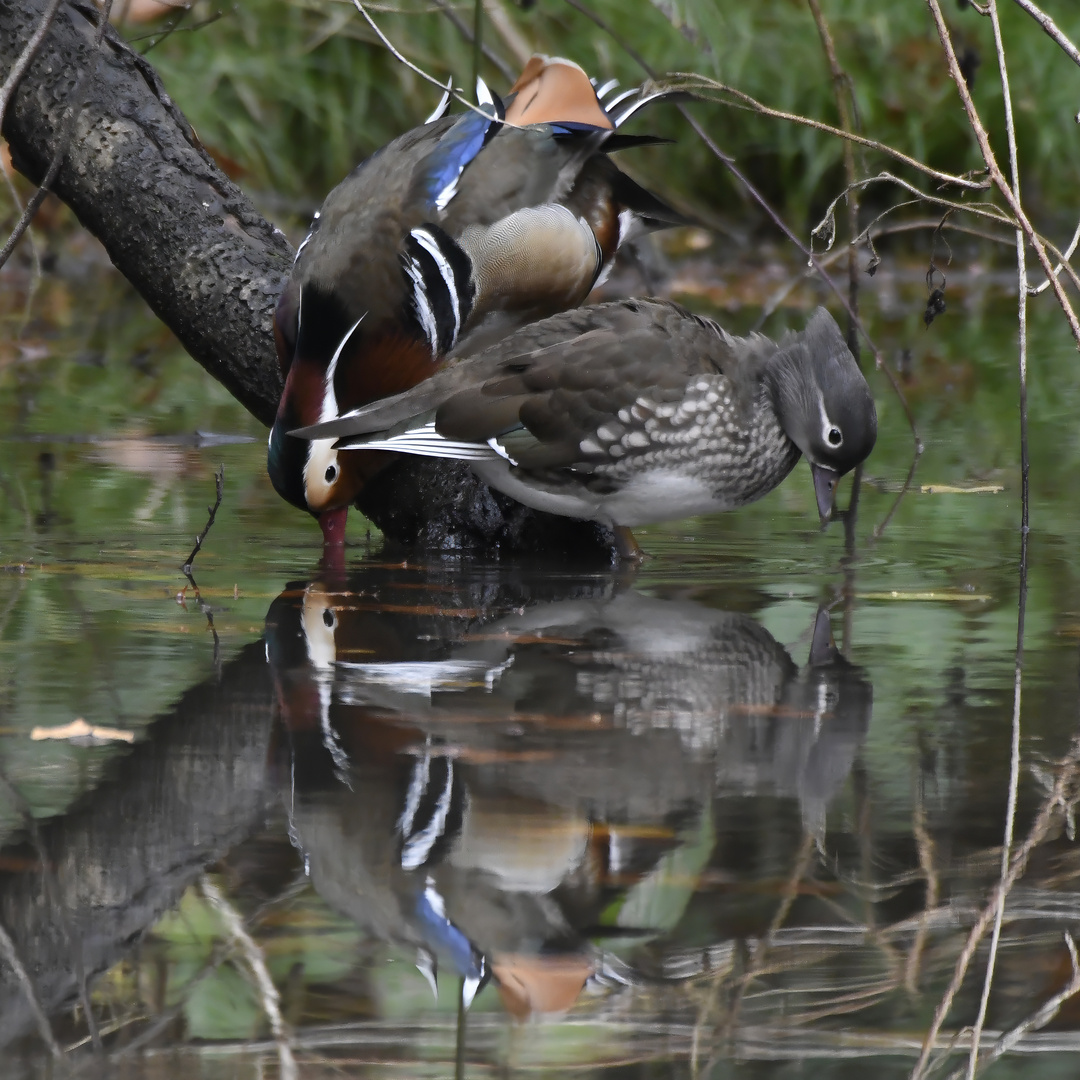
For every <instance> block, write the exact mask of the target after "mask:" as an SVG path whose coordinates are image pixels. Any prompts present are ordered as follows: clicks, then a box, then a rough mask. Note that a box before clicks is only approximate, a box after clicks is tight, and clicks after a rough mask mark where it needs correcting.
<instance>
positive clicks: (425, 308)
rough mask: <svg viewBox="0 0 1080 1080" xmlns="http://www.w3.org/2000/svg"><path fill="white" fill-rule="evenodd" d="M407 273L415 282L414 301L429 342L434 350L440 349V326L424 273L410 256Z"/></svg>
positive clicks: (406, 267) (406, 264)
mask: <svg viewBox="0 0 1080 1080" xmlns="http://www.w3.org/2000/svg"><path fill="white" fill-rule="evenodd" d="M405 273H406V274H408V275H409V279H410V280H411V281H412V283H413V303H414V304H415V305H416V314H417V316H418V317H419V319H420V326H421V327H422V328H423V331H424V333H425V334H426V335H427V339H428V344H429V345H430V346H431V351H432V352H438V351H439V328H438V327H437V326H436V325H435V312H434V311H433V310H432V308H431V301H430V300H428V294H427V286H426V285H425V284H424V275H423V272H422V271H421V269H420V264H419V263H418V262H417V261H416V260H415V259H412V258H410V259H409V261H408V262H407V263H405Z"/></svg>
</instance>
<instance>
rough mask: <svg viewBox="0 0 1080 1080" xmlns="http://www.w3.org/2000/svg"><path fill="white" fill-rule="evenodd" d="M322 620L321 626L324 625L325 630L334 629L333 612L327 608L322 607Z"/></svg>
mask: <svg viewBox="0 0 1080 1080" xmlns="http://www.w3.org/2000/svg"><path fill="white" fill-rule="evenodd" d="M322 621H323V626H325V627H326V628H327V630H333V629H334V623H335V621H336V620H335V619H334V613H333V612H332V611H331V610H330V609H329V608H326V609H324V611H323V613H322Z"/></svg>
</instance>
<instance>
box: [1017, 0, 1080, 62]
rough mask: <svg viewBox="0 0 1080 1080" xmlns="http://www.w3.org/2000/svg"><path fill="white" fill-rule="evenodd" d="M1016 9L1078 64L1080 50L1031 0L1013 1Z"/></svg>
mask: <svg viewBox="0 0 1080 1080" xmlns="http://www.w3.org/2000/svg"><path fill="white" fill-rule="evenodd" d="M1013 3H1014V4H1016V6H1017V7H1021V8H1023V9H1024V10H1025V11H1026V12H1027V13H1028V14H1029V15H1030V16H1031V17H1032V18H1033V19H1034V20H1035V21H1036V22H1037V23H1038V24H1039V25H1040V26H1041V27H1042V28H1043V29H1044V30H1045V31H1046V33H1047V34H1049V36H1050V37H1052V38H1053V39H1054V41H1056V42H1057V43H1058V45H1060V46H1061V48H1062V50H1063V51H1064V52H1065V55H1066V56H1068V57H1069V59H1070V60H1072V61H1073V63H1075V64H1080V49H1078V48H1077V47H1076V46H1075V45H1074V44H1073V43H1072V42H1071V41H1070V40H1069V39H1068V38H1067V37H1066V36H1065V34H1064V33H1063V32H1062V31H1061V30H1060V29H1059V28H1058V25H1057V23H1055V22H1054V20H1053V19H1051V18H1050V16H1049V15H1047V14H1046V12H1045V11H1043V10H1042V9H1041V8H1039V7H1037V6H1036V5H1035V4H1033V3H1032V2H1031V0H1013Z"/></svg>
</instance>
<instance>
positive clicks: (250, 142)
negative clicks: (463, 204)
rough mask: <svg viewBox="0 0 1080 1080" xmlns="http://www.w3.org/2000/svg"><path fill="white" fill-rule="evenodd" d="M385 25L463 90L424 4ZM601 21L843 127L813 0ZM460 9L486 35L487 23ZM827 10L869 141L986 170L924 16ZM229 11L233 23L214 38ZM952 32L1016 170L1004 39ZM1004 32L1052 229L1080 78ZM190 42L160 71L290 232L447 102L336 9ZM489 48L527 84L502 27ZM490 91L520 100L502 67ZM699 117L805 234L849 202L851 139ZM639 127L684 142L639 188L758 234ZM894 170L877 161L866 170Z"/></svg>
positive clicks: (590, 29) (858, 2)
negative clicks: (970, 60)
mask: <svg viewBox="0 0 1080 1080" xmlns="http://www.w3.org/2000/svg"><path fill="white" fill-rule="evenodd" d="M380 6H382V7H392V8H393V11H392V12H385V11H376V12H374V15H375V18H376V19H377V21H378V22H379V24H380V25H381V26H382V27H383V29H384V30H385V31H386V33H387V34H388V35H389V36H390V38H391V39H392V40H393V41H394V42H395V43H396V44H397V45H398V47H399V48H400V49H401V50H402V51H403V52H404V53H405V54H406V55H407V56H408V57H409V58H410V59H411V60H412V61H414V62H415V63H417V64H418V65H420V66H421V67H422V68H424V69H425V70H427V71H429V72H430V73H431V74H432V75H434V76H436V77H437V78H441V79H445V78H446V77H447V75H450V74H452V75H453V76H454V79H455V83H456V84H457V85H459V86H465V85H468V83H469V82H470V80H471V71H472V50H471V46H470V45H469V44H468V43H467V42H465V41H464V40H463V38H462V37H461V35H460V34H459V33H458V31H457V30H456V29H455V28H454V27H453V26H452V25H451V24H450V22H448V21H447V19H446V18H445V16H444V15H443V14H441V13H440V12H438V11H437V10H435V9H433V8H432V7H431V6H430V5H428V4H426V3H421V2H419V0H400V2H399V3H395V4H391V5H387V4H382V5H380ZM592 6H593V8H594V9H595V11H596V12H597V14H599V15H600V16H601V17H602V18H604V19H606V20H607V21H608V22H609V23H610V24H611V25H612V26H613V27H615V28H616V30H617V31H618V33H619V34H620V35H622V36H624V37H625V39H626V41H627V42H628V43H629V44H630V45H631V46H632V47H633V48H634V49H636V50H638V51H639V52H640V53H641V54H642V55H643V57H644V58H645V59H646V61H647V62H648V63H649V64H650V65H652V66H653V67H654V68H656V69H657V70H658V71H660V72H672V71H691V72H697V73H700V74H704V75H708V76H710V77H712V78H715V79H719V80H721V81H723V82H725V83H727V84H729V85H732V86H735V87H737V88H739V89H740V90H743V91H745V92H747V93H749V94H751V95H753V96H754V97H757V98H758V99H759V100H761V101H763V102H765V103H767V104H768V105H770V106H773V107H775V108H779V109H784V110H789V111H796V112H801V113H803V114H806V115H809V116H812V117H816V118H819V119H822V120H825V121H827V122H831V123H835V122H836V119H837V115H836V107H835V102H834V98H833V92H832V87H831V84H830V80H829V76H828V68H827V64H826V61H825V57H824V54H823V51H822V48H821V44H820V41H819V38H818V33H817V30H816V27H815V25H814V22H813V19H812V17H811V14H810V11H809V8H808V7H807V5H806V4H805V3H804V2H802V0H756V2H755V3H749V4H748V3H732V2H731V0H664V2H661V0H655V3H647V2H645V0H594V2H593V5H592ZM1045 7H1046V9H1047V10H1048V12H1049V13H1050V14H1051V15H1052V16H1053V17H1054V18H1055V19H1056V20H1057V21H1058V23H1059V25H1060V26H1061V28H1062V29H1063V30H1064V31H1065V32H1066V33H1068V34H1070V35H1071V36H1072V38H1073V39H1074V40H1076V39H1080V7H1078V6H1077V5H1076V4H1075V3H1072V2H1071V0H1048V2H1047V3H1046V4H1045ZM456 8H457V11H458V13H459V15H460V16H461V17H462V19H463V20H464V21H466V22H469V23H471V19H472V5H471V4H467V3H466V4H461V3H458V4H457V5H456ZM504 8H505V11H506V14H507V16H508V18H509V19H511V20H512V22H513V23H514V24H515V26H516V27H517V29H518V31H519V32H520V34H521V35H522V37H523V38H524V39H525V40H526V41H527V42H528V43H529V45H530V46H531V47H534V48H535V49H537V50H538V51H542V52H548V53H553V54H559V55H566V56H570V57H572V58H573V59H575V60H577V61H578V62H580V63H581V64H582V65H584V66H585V67H586V68H587V69H588V70H589V71H590V72H591V73H594V74H596V75H597V76H599V77H602V78H608V77H611V76H616V77H618V78H620V79H621V80H622V81H623V83H624V84H626V85H632V84H634V83H636V82H638V81H640V79H641V77H642V76H641V71H640V69H639V68H638V67H637V65H636V64H635V63H634V61H633V60H632V59H631V58H630V56H629V55H627V53H626V52H625V51H624V50H623V49H622V48H621V47H620V45H619V44H617V43H616V42H615V41H613V40H612V38H611V37H609V36H608V35H606V34H604V33H603V32H602V31H600V30H599V29H598V28H597V27H596V26H595V25H594V24H593V23H591V22H590V21H589V20H588V19H587V18H585V17H584V16H583V15H581V14H580V13H578V12H577V11H575V10H573V9H572V8H571V7H570V6H569V5H567V4H566V3H562V2H559V0H540V2H539V3H538V4H537V5H536V6H535V7H534V8H533V9H531V10H530V11H528V12H523V11H521V10H519V9H518V8H517V7H515V6H513V5H512V4H510V3H508V2H506V3H504ZM823 8H824V12H825V15H826V18H827V19H828V20H829V21H830V25H831V29H832V33H833V36H834V38H835V41H836V46H837V51H838V53H839V58H840V62H841V64H842V65H843V66H844V67H845V69H846V70H847V71H848V73H849V74H850V76H851V78H852V82H853V85H854V88H855V97H856V101H857V104H858V112H859V116H860V118H861V124H862V128H863V130H864V131H865V133H866V134H868V135H870V136H872V137H873V138H876V139H879V140H881V141H884V142H887V143H890V144H892V145H895V146H897V147H899V148H901V149H903V150H905V151H906V152H908V153H910V154H912V155H914V156H916V157H918V158H921V159H923V160H925V161H926V162H928V163H929V164H932V165H934V166H935V167H938V168H941V169H946V170H950V171H957V172H961V171H966V170H968V169H973V168H978V167H980V166H981V159H980V157H979V154H978V149H977V147H976V145H975V141H974V138H973V136H972V134H971V132H970V129H969V128H968V125H967V121H966V119H965V117H964V114H963V111H962V109H961V108H960V104H959V101H958V98H957V95H956V90H955V88H954V86H953V85H952V82H951V80H950V79H949V77H948V73H947V71H946V68H945V64H944V59H943V56H942V53H941V48H940V45H939V43H938V41H937V37H936V34H935V32H934V29H933V25H932V23H931V21H930V17H929V14H928V12H927V10H926V7H925V5H923V4H920V3H908V4H903V5H892V6H886V5H882V4H880V3H879V2H878V0H826V2H825V3H824V4H823ZM219 10H220V11H221V17H220V18H217V19H216V20H214V21H212V22H209V23H208V24H206V25H202V26H200V25H199V24H200V23H204V22H206V20H208V19H209V18H210V17H211V16H213V15H214V14H216V13H217V12H218V11H219ZM664 12H667V13H669V14H670V15H671V16H672V18H671V20H669V19H668V18H667V17H665V14H664ZM946 14H947V17H948V18H949V19H950V22H951V25H952V28H953V32H954V37H955V40H956V45H957V49H958V51H961V52H964V51H968V52H970V54H971V55H972V56H974V57H977V58H978V59H979V66H978V68H977V72H976V77H975V82H974V96H975V100H976V103H977V104H978V106H979V108H980V111H981V113H982V115H983V117H984V118H985V120H986V123H987V124H988V126H989V128H990V132H991V137H992V139H993V140H994V143H995V146H997V147H998V148H999V155H1000V157H1001V159H1002V161H1003V162H1004V160H1005V158H1006V155H1005V153H1004V146H1005V142H1004V131H1003V107H1002V95H1001V89H1000V83H999V80H998V73H997V63H996V58H995V55H994V51H993V37H992V29H991V25H990V22H989V20H988V19H985V18H983V17H981V16H979V15H978V14H977V13H976V12H975V11H974V9H972V8H970V7H965V8H963V9H959V8H958V7H957V6H956V5H955V4H948V5H947V12H946ZM1001 20H1002V25H1003V32H1004V35H1005V39H1006V45H1007V50H1008V58H1009V63H1010V77H1011V83H1012V88H1013V95H1014V100H1015V107H1016V113H1017V123H1018V136H1019V141H1020V155H1021V161H1022V167H1023V173H1024V181H1025V188H1026V192H1027V195H1028V198H1029V199H1030V200H1031V201H1032V204H1033V209H1034V211H1035V213H1036V215H1037V216H1038V217H1039V218H1041V219H1043V220H1047V219H1049V220H1052V221H1054V223H1057V217H1058V214H1057V213H1056V211H1057V208H1059V207H1066V206H1071V202H1072V201H1073V200H1072V193H1073V187H1074V179H1075V176H1076V175H1077V170H1078V168H1080V139H1078V137H1077V128H1076V124H1075V122H1074V120H1073V117H1074V115H1075V112H1076V109H1077V104H1078V102H1080V71H1077V69H1076V67H1075V66H1074V65H1073V64H1072V63H1071V62H1070V61H1069V60H1068V58H1067V57H1066V56H1065V55H1064V54H1063V53H1062V52H1061V51H1060V50H1059V49H1058V48H1057V47H1056V46H1055V45H1054V43H1053V42H1051V41H1050V39H1049V38H1048V37H1046V36H1045V35H1044V34H1043V33H1042V31H1041V30H1040V29H1039V28H1038V27H1037V26H1036V25H1035V24H1034V22H1032V20H1030V19H1029V18H1028V17H1027V16H1026V15H1025V14H1024V13H1023V12H1022V11H1020V10H1019V9H1018V8H1016V7H1015V6H1014V5H1012V4H1008V3H1003V4H1002V5H1001ZM180 26H181V29H179V30H178V31H177V32H175V33H173V34H171V35H170V36H168V37H167V38H166V39H165V40H163V41H161V42H160V43H159V44H157V45H156V46H155V47H154V48H153V49H152V51H151V52H150V58H151V59H152V60H153V62H154V64H155V65H156V66H157V67H158V69H159V71H160V72H161V74H162V76H163V78H164V80H165V85H166V86H167V87H168V89H169V91H170V93H171V94H173V96H174V97H175V98H176V100H177V102H178V103H179V105H180V106H181V108H182V109H183V110H184V111H185V113H186V114H187V115H188V116H189V118H190V119H191V120H192V122H193V123H194V125H195V127H196V129H197V130H198V132H199V134H200V137H201V138H202V139H203V141H204V143H206V145H207V146H208V147H210V148H211V150H212V151H213V152H214V153H216V154H217V155H218V156H219V158H220V159H221V160H222V161H223V162H224V163H225V164H226V165H227V166H228V167H229V168H230V169H231V170H232V171H233V172H234V173H235V174H236V175H237V177H238V179H239V180H240V182H241V183H242V184H243V185H244V186H245V187H247V188H248V189H249V190H252V191H253V192H255V193H256V194H260V193H261V195H262V197H263V202H264V205H265V206H266V207H267V208H268V209H269V210H270V211H271V212H274V211H277V213H278V215H279V216H280V215H281V214H283V213H285V212H286V211H287V210H292V211H293V212H295V213H296V214H298V215H299V216H300V217H305V216H306V215H307V213H308V212H309V211H310V210H311V209H312V208H314V207H315V206H316V205H317V204H318V203H319V202H320V201H321V199H322V197H323V195H324V194H325V193H326V192H327V191H328V190H329V188H330V187H332V186H333V185H334V184H335V183H337V182H338V181H339V180H340V179H341V178H342V176H344V175H345V174H346V173H347V172H348V171H349V170H350V169H351V168H352V166H353V165H354V164H356V162H358V161H360V160H361V159H362V158H364V157H365V156H366V155H368V154H369V153H371V151H372V150H374V149H376V148H377V147H378V146H381V145H382V144H383V143H385V142H387V141H388V140H389V139H391V138H393V137H394V136H395V135H397V134H398V133H400V132H401V131H402V130H404V129H406V128H408V127H410V126H413V125H415V124H417V123H420V122H421V121H422V120H423V118H424V117H425V116H426V115H427V113H428V112H429V111H430V109H431V108H432V106H433V105H434V103H435V101H436V100H437V97H438V92H437V91H436V90H435V89H434V88H433V87H432V86H430V85H429V84H427V83H425V82H424V81H423V80H421V79H420V78H419V77H418V76H416V75H415V74H414V73H413V72H411V71H409V70H408V69H407V68H405V67H404V66H403V65H401V64H399V63H398V62H397V61H395V60H394V59H393V58H392V57H391V56H390V55H389V54H388V53H387V52H386V50H385V49H384V48H383V47H382V46H381V45H379V44H378V43H377V42H376V41H375V39H374V35H373V34H372V32H371V31H370V30H369V28H368V27H367V26H366V25H365V24H364V23H363V20H362V19H361V17H360V15H359V13H358V12H356V10H355V9H354V8H353V7H352V6H351V5H350V4H346V3H341V2H336V0H246V2H245V3H243V4H235V5H233V6H231V7H230V6H227V5H224V4H223V3H222V2H221V0H198V2H197V3H196V5H195V6H194V8H193V9H192V10H191V11H190V12H189V13H188V14H187V16H185V18H184V20H183V21H182V22H181V24H180ZM138 33H139V34H140V35H143V34H145V33H146V29H145V28H144V27H140V28H139V29H138ZM485 41H486V42H487V43H488V44H489V45H490V46H491V47H492V48H494V49H495V50H496V51H497V52H499V53H500V55H502V56H503V57H504V58H505V59H506V61H507V62H508V63H509V64H510V66H511V67H514V68H516V67H517V66H518V65H517V62H516V61H515V60H514V59H513V56H512V54H511V53H510V51H509V49H508V48H507V46H506V44H505V42H504V41H502V40H501V39H500V38H499V36H498V34H497V33H496V31H495V28H494V27H493V25H492V24H491V22H490V21H489V20H485ZM148 44H149V40H146V41H144V43H143V44H142V45H141V46H140V47H143V48H145V47H146V46H147V45H148ZM483 73H484V75H485V77H486V78H487V79H488V80H489V81H490V83H491V85H492V86H493V87H496V88H502V89H506V86H505V80H504V78H503V77H502V76H501V75H500V74H499V72H498V71H497V70H496V69H495V68H494V67H493V66H491V65H490V64H487V65H485V68H484V71H483ZM693 109H694V111H695V113H696V114H697V115H698V116H699V117H700V118H701V120H702V122H703V123H704V124H705V125H706V127H707V128H708V129H709V131H710V133H711V134H712V135H713V136H714V138H716V139H717V140H718V141H719V143H720V144H721V145H722V146H723V147H724V148H725V149H726V150H727V151H729V152H730V153H733V154H734V155H735V156H736V157H737V158H738V159H739V161H740V163H741V164H742V166H743V167H744V168H745V169H746V170H747V171H748V172H749V174H750V176H751V177H752V178H753V179H754V181H755V182H756V183H758V184H759V185H760V186H761V187H762V189H763V190H764V192H765V193H766V195H768V197H769V198H770V199H771V200H772V201H773V202H775V203H776V204H777V205H778V206H780V207H781V208H782V209H783V210H784V212H785V213H786V214H787V215H788V217H789V219H790V220H791V222H792V224H793V225H795V226H796V227H797V228H800V229H805V227H806V225H807V223H808V222H809V221H810V218H811V217H812V216H813V213H814V212H815V211H819V210H820V208H821V207H822V206H823V205H824V204H825V203H826V202H827V201H828V200H829V199H831V198H832V197H834V196H835V194H836V193H837V192H838V191H839V190H840V188H841V187H842V180H841V169H840V164H841V158H842V148H841V146H840V145H839V143H838V142H837V140H835V139H833V138H830V137H828V136H825V135H821V134H819V133H816V132H813V131H809V130H807V129H805V128H802V127H799V126H796V125H792V124H787V123H783V122H778V121H775V120H769V119H765V118H762V117H759V116H755V115H752V114H750V113H747V112H745V111H742V110H736V109H732V108H730V107H725V106H721V105H717V104H711V103H701V104H697V105H694V106H693ZM637 126H638V128H648V129H650V130H654V131H657V132H658V133H659V134H662V135H667V136H670V137H673V138H675V139H676V140H677V144H676V145H675V146H673V147H659V148H655V149H651V150H642V151H635V152H634V153H633V154H631V155H626V156H625V158H624V160H625V161H626V162H627V163H628V164H629V165H630V166H631V167H632V168H633V169H635V171H636V172H637V173H638V175H639V176H640V177H641V178H642V179H644V180H645V181H646V182H648V183H650V184H651V185H652V186H654V187H655V188H657V189H659V190H661V191H663V192H664V193H665V194H666V195H668V196H669V197H671V198H674V199H676V200H682V201H683V203H684V204H687V205H689V206H692V207H696V208H697V209H698V210H699V212H702V213H704V214H708V215H715V216H717V217H720V218H725V217H726V218H729V219H732V218H738V219H742V218H744V217H745V214H746V209H745V207H746V197H745V195H744V193H742V192H740V191H738V190H736V189H735V188H734V187H733V186H732V184H731V182H730V181H729V179H728V178H727V176H726V174H725V172H724V170H723V169H722V167H721V166H720V165H719V163H718V162H716V161H715V159H713V158H712V157H711V156H710V155H709V153H708V151H707V150H706V149H705V148H704V147H703V146H702V145H701V144H700V143H699V142H698V141H697V140H696V138H695V137H694V135H693V134H692V132H690V131H689V129H688V127H687V125H686V123H685V121H683V120H682V118H681V117H679V116H678V114H677V112H676V110H675V109H674V108H673V107H672V106H659V107H657V108H655V109H654V110H653V111H652V113H651V115H650V116H649V117H648V118H647V119H646V120H643V121H639V122H638V124H637ZM883 164H884V163H883V161H881V160H880V159H877V158H876V156H875V155H872V154H871V155H868V158H867V161H866V167H867V169H868V170H870V171H877V170H878V169H879V168H881V167H882V165H883ZM870 198H872V199H875V200H878V201H880V200H882V199H885V198H887V195H886V193H885V192H884V191H881V192H880V193H877V192H875V194H874V195H872V196H870ZM1062 213H1064V211H1062Z"/></svg>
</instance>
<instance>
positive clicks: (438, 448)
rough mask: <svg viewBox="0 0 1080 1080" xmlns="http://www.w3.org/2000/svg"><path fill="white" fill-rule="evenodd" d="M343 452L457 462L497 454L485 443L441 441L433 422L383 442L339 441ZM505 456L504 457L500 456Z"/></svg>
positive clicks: (488, 459)
mask: <svg viewBox="0 0 1080 1080" xmlns="http://www.w3.org/2000/svg"><path fill="white" fill-rule="evenodd" d="M339 446H340V447H341V448H342V449H356V450H397V451H399V452H400V453H403V454H417V455H419V456H420V457H436V458H454V459H456V460H458V461H493V460H496V459H497V458H498V457H499V456H500V455H499V454H498V453H497V452H496V451H495V450H493V449H492V448H491V447H490V446H487V445H485V444H484V443H473V442H458V441H455V440H453V439H444V438H443V437H442V436H441V435H440V434H439V433H438V432H437V431H436V430H435V421H434V420H432V421H431V422H430V423H428V424H425V425H424V426H423V427H422V428H414V429H413V430H412V431H403V432H401V434H399V435H389V436H387V437H386V438H384V439H366V438H364V437H363V436H360V437H359V438H358V439H356V440H355V441H352V440H350V439H348V438H346V439H342V440H341V442H340V444H339ZM501 456H505V455H501Z"/></svg>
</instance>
